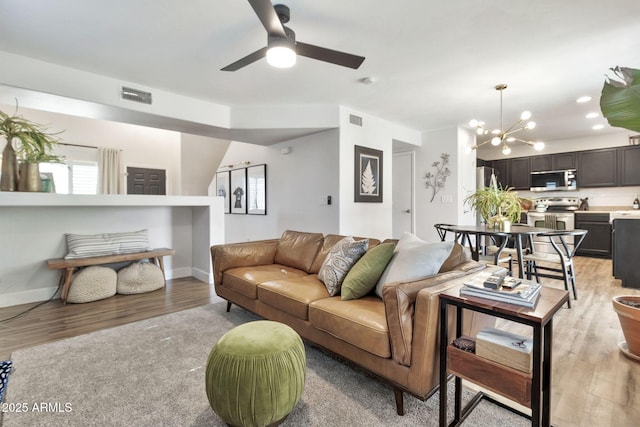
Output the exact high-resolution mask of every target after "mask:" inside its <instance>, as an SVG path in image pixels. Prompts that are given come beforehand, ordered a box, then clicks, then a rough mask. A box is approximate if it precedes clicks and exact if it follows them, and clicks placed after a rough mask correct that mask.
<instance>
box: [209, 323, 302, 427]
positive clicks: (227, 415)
mask: <svg viewBox="0 0 640 427" xmlns="http://www.w3.org/2000/svg"><path fill="white" fill-rule="evenodd" d="M305 368H306V360H305V352H304V345H303V343H302V339H301V338H300V336H299V335H298V334H297V333H296V331H294V330H293V329H291V328H290V327H289V326H287V325H285V324H282V323H278V322H272V321H269V320H259V321H255V322H249V323H245V324H243V325H240V326H237V327H235V328H233V329H232V330H230V331H229V332H227V333H226V334H224V335H223V336H222V338H220V340H219V341H218V342H217V343H216V345H215V346H214V347H213V349H212V350H211V352H210V353H209V358H208V360H207V371H206V378H205V382H206V388H207V397H208V398H209V404H210V405H211V408H213V410H214V411H215V413H216V414H218V416H219V417H220V418H222V420H223V421H225V422H226V423H227V424H229V425H231V426H258V427H263V426H268V425H277V424H279V423H280V422H281V421H282V420H284V418H285V417H286V416H287V415H289V413H290V412H291V411H292V410H293V408H294V407H295V406H296V404H297V403H298V401H300V397H301V396H302V391H303V389H304V381H305V376H306V369H305Z"/></svg>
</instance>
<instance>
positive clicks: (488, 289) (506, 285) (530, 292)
mask: <svg viewBox="0 0 640 427" xmlns="http://www.w3.org/2000/svg"><path fill="white" fill-rule="evenodd" d="M496 276H497V278H496ZM540 289H541V286H540V284H539V283H535V282H532V281H530V280H522V279H517V278H514V277H502V278H500V275H499V274H498V275H496V274H495V272H494V274H492V273H479V274H477V275H475V276H473V277H471V278H470V279H469V280H468V281H466V282H464V285H463V286H462V288H460V295H461V296H470V297H476V298H485V299H489V300H492V301H499V302H506V303H508V304H515V305H520V306H523V307H528V308H534V307H535V306H536V303H537V302H538V297H539V296H540Z"/></svg>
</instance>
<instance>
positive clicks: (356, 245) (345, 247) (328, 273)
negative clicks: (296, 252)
mask: <svg viewBox="0 0 640 427" xmlns="http://www.w3.org/2000/svg"><path fill="white" fill-rule="evenodd" d="M368 247H369V239H363V240H358V241H355V240H354V239H353V237H351V236H349V237H345V238H344V239H342V240H340V241H339V242H338V243H336V244H335V246H334V247H333V248H331V250H330V251H329V254H327V258H326V259H325V260H324V262H323V263H322V267H320V271H319V272H318V279H320V281H321V282H322V283H324V285H325V286H326V287H327V291H329V295H331V296H334V295H338V294H339V293H340V287H341V286H342V282H343V281H344V278H345V277H346V276H347V273H349V270H351V267H353V265H354V264H355V263H356V262H358V260H359V259H360V257H362V255H364V253H365V252H366V251H367V248H368Z"/></svg>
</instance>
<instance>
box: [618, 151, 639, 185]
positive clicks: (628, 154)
mask: <svg viewBox="0 0 640 427" xmlns="http://www.w3.org/2000/svg"><path fill="white" fill-rule="evenodd" d="M618 185H620V186H625V185H640V145H629V146H627V147H618Z"/></svg>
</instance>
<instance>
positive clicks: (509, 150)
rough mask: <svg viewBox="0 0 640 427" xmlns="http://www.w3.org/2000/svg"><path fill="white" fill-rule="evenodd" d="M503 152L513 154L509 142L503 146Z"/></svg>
mask: <svg viewBox="0 0 640 427" xmlns="http://www.w3.org/2000/svg"><path fill="white" fill-rule="evenodd" d="M502 154H504V155H505V156H507V155H509V154H511V148H509V146H508V145H507V144H505V145H504V147H502Z"/></svg>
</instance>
